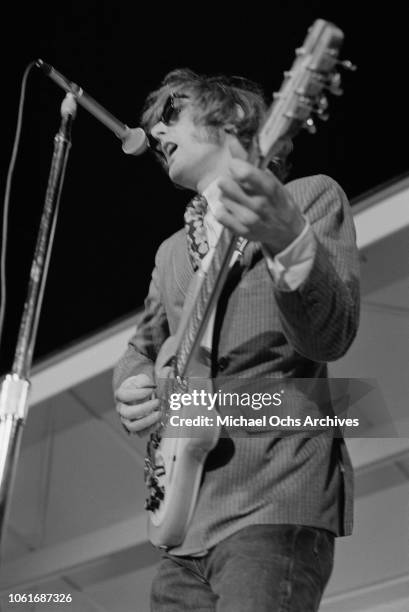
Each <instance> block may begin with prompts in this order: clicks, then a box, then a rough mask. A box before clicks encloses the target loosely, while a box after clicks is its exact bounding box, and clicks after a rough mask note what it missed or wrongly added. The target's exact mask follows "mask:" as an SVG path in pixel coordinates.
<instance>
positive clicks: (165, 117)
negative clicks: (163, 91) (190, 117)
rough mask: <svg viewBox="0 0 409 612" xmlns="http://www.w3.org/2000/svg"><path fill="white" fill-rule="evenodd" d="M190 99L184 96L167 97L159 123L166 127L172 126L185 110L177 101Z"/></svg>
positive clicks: (172, 95) (171, 95)
mask: <svg viewBox="0 0 409 612" xmlns="http://www.w3.org/2000/svg"><path fill="white" fill-rule="evenodd" d="M188 97H189V96H186V95H183V94H170V96H168V97H167V99H166V102H165V104H164V106H163V109H162V114H161V116H160V119H159V121H161V122H162V123H163V124H164V125H166V126H168V125H170V124H171V123H174V122H175V121H176V120H177V118H178V117H179V114H180V113H181V111H182V110H183V106H181V105H180V104H178V103H177V100H180V99H183V98H185V99H187V98H188ZM175 101H176V104H175Z"/></svg>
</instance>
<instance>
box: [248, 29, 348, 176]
mask: <svg viewBox="0 0 409 612" xmlns="http://www.w3.org/2000/svg"><path fill="white" fill-rule="evenodd" d="M343 39H344V35H343V32H342V31H341V30H340V29H339V28H338V27H337V26H336V25H334V24H333V23H330V22H328V21H324V20H323V19H317V20H316V21H315V22H314V23H313V25H312V26H311V27H310V28H309V30H308V34H307V37H306V38H305V40H304V43H303V45H302V46H301V47H300V48H298V49H297V50H296V58H295V60H294V63H293V65H292V67H291V69H290V70H288V71H287V72H285V73H284V77H285V78H284V82H283V84H282V86H281V88H280V91H278V92H277V93H274V94H273V103H272V105H271V106H270V108H269V110H268V113H267V118H266V120H265V122H264V124H263V126H262V128H261V130H260V131H259V133H258V135H257V136H256V143H255V146H256V149H257V156H258V158H259V165H261V166H263V167H266V166H267V164H268V163H269V161H270V160H271V159H272V158H273V157H274V156H276V155H278V154H279V153H280V149H281V147H282V144H283V141H284V139H287V138H291V137H293V136H294V135H295V134H296V133H297V132H298V131H299V130H300V129H302V128H306V129H308V130H309V131H310V132H312V133H313V132H315V130H316V128H315V124H314V119H313V115H316V116H318V117H319V118H321V119H323V120H326V119H328V114H327V108H328V100H327V92H329V93H332V94H333V95H341V94H342V93H343V92H342V90H341V88H340V83H341V76H340V74H339V72H338V69H339V68H340V67H343V68H346V69H348V70H355V66H353V65H352V64H351V62H349V61H340V60H339V59H338V55H339V51H340V48H341V45H342V42H343Z"/></svg>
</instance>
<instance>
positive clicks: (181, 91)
mask: <svg viewBox="0 0 409 612" xmlns="http://www.w3.org/2000/svg"><path fill="white" fill-rule="evenodd" d="M171 94H176V96H177V95H187V96H189V98H190V101H191V103H192V105H193V109H194V112H193V117H194V121H195V123H197V124H200V125H203V126H205V127H206V128H207V129H208V131H209V134H210V135H211V136H213V137H216V138H217V134H218V131H219V129H220V128H223V127H225V126H226V125H229V126H231V127H232V128H233V129H232V131H234V133H235V135H236V136H237V138H238V140H239V141H240V143H241V144H242V146H243V147H244V149H245V150H246V151H249V149H250V146H251V143H252V140H253V137H254V135H255V134H256V132H257V130H258V129H259V128H260V127H261V125H262V123H263V120H264V117H265V114H266V111H267V108H268V107H267V103H266V100H265V98H264V95H263V91H262V89H261V88H260V86H259V85H257V83H254V82H253V81H250V80H249V79H246V78H243V77H236V76H234V77H227V76H223V75H218V76H206V75H201V74H197V73H195V72H193V70H190V69H188V68H182V69H178V70H173V71H172V72H169V73H168V74H167V75H166V76H165V77H164V79H163V81H162V83H161V84H160V86H159V87H158V89H156V90H155V91H153V92H152V93H150V94H149V96H148V97H147V99H146V102H145V105H144V109H143V112H142V117H141V125H142V127H143V128H144V130H145V131H146V132H147V133H149V132H150V131H151V129H152V127H153V126H154V125H156V123H158V122H159V121H160V118H161V114H162V111H163V107H164V105H165V102H166V100H167V98H168V97H169V96H170V95H171ZM291 149H292V145H291V141H290V140H288V141H287V142H286V143H285V144H284V146H283V147H282V149H281V151H280V156H279V157H276V158H273V160H272V161H271V164H270V166H269V167H270V169H271V170H272V171H273V172H274V174H275V175H276V176H277V177H278V178H279V179H281V180H283V179H284V178H285V176H286V174H287V167H286V163H285V161H286V157H287V155H288V154H289V152H290V151H291ZM161 161H162V162H163V160H161Z"/></svg>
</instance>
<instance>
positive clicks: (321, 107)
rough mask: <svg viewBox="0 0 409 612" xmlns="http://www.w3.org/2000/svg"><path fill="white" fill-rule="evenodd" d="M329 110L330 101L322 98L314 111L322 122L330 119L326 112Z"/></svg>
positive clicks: (324, 97)
mask: <svg viewBox="0 0 409 612" xmlns="http://www.w3.org/2000/svg"><path fill="white" fill-rule="evenodd" d="M327 108H328V100H327V98H326V96H321V98H320V99H319V100H318V102H317V104H316V106H315V109H314V110H315V113H316V114H317V116H318V118H319V119H321V121H327V120H328V119H329V114H328V113H326V112H325V111H326V110H327Z"/></svg>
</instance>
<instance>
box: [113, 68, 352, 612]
mask: <svg viewBox="0 0 409 612" xmlns="http://www.w3.org/2000/svg"><path fill="white" fill-rule="evenodd" d="M265 111H266V106H265V103H264V102H263V99H262V96H261V95H260V92H259V91H258V90H257V88H256V87H255V86H254V85H253V84H251V83H249V82H247V81H245V80H240V79H231V80H229V79H226V78H223V77H212V78H208V77H204V76H200V75H197V74H195V73H193V72H191V71H190V70H177V71H174V72H172V73H170V74H169V75H168V76H167V77H166V78H165V79H164V81H163V83H162V85H161V86H160V87H159V89H158V90H156V91H155V92H153V93H152V94H151V95H150V96H149V97H148V99H147V103H146V108H145V112H144V114H143V118H142V125H143V127H144V128H145V130H146V132H147V133H149V134H150V138H151V143H152V146H153V147H154V149H155V151H156V154H157V155H158V157H159V159H160V161H161V163H162V165H163V166H164V168H165V170H166V171H167V173H168V175H169V177H170V179H171V180H172V181H173V182H174V183H175V184H176V185H179V186H182V187H184V188H186V189H188V190H191V191H193V192H194V193H195V194H199V195H200V196H202V195H203V196H204V197H197V195H196V197H194V198H193V200H192V201H191V202H190V204H189V205H188V207H187V211H186V213H185V221H186V230H187V233H186V231H185V229H183V230H181V231H179V232H177V233H176V234H174V235H173V236H171V237H170V238H169V239H168V240H166V241H165V242H164V243H163V244H162V245H161V246H160V248H159V250H158V253H157V257H156V266H155V269H154V271H153V275H152V282H151V286H150V289H149V294H148V297H147V300H146V302H145V311H144V313H143V316H142V318H141V320H140V323H139V326H138V328H137V331H136V334H135V335H134V337H133V338H132V339H131V340H130V342H129V346H128V349H127V351H126V353H125V354H124V356H123V357H122V359H121V360H120V362H119V364H118V365H117V368H116V371H115V375H114V386H115V389H116V393H115V395H116V400H117V411H118V413H119V415H120V418H121V421H122V423H123V425H124V427H125V428H126V429H127V431H129V432H130V433H138V434H142V433H146V432H147V431H151V430H152V427H153V426H154V424H155V423H157V421H158V420H159V419H160V412H159V400H158V399H156V398H155V397H154V396H153V391H154V389H155V379H154V373H153V364H154V361H155V359H156V356H157V354H158V351H159V349H160V347H161V346H162V344H163V342H164V341H165V339H166V338H167V337H168V336H169V335H173V334H175V332H176V330H177V328H178V323H179V321H180V316H181V311H182V307H183V302H184V298H185V295H186V292H187V289H188V286H189V283H190V281H191V279H192V277H193V275H194V273H195V269H196V268H197V267H199V266H200V265H203V261H205V260H206V258H209V257H211V253H212V249H214V246H215V243H216V242H217V237H218V235H219V233H220V230H221V228H222V227H226V228H228V229H229V230H231V231H232V232H233V233H234V234H235V235H237V236H241V237H243V238H245V239H247V240H248V241H249V243H248V244H247V246H246V247H245V248H244V252H243V254H242V257H241V258H239V259H238V261H236V263H235V265H234V267H233V268H232V271H231V272H232V275H233V276H234V278H233V281H232V282H227V283H226V287H225V291H224V292H223V295H222V296H221V298H220V300H219V304H218V307H217V312H216V317H215V320H214V327H213V337H212V341H211V346H210V351H211V371H212V376H213V377H214V378H215V381H216V383H217V381H218V379H219V377H220V376H221V375H222V376H223V377H236V378H239V379H241V378H243V379H250V378H251V379H252V384H253V386H254V384H256V386H257V381H260V387H261V386H264V388H265V385H266V380H268V379H269V380H270V381H271V378H274V379H280V380H285V381H286V382H290V383H291V382H293V381H294V383H295V381H298V380H299V379H305V380H307V381H308V382H309V383H310V382H311V381H312V385H310V387H311V389H312V393H311V396H309V395H308V393H307V392H306V391H305V389H303V388H301V390H300V389H298V391H297V389H296V390H295V392H294V393H293V395H292V396H291V398H292V399H291V411H292V414H293V416H294V415H295V416H300V415H301V414H303V413H304V412H305V410H307V411H309V410H311V411H312V413H314V414H322V410H323V409H324V407H323V406H321V405H320V404H319V401H318V402H317V400H316V397H317V395H318V396H319V392H318V391H319V389H320V385H319V384H318V383H319V382H322V381H323V380H324V381H325V378H326V376H327V369H326V362H327V361H330V360H334V359H338V358H339V357H341V356H342V355H343V354H344V353H345V352H346V350H347V349H348V347H349V345H350V344H351V342H352V340H353V338H354V336H355V333H356V329H357V322H358V312H359V283H358V258H357V251H356V246H355V233H354V227H353V222H352V219H351V214H350V210H349V208H348V203H347V201H346V197H345V195H344V193H343V192H342V190H341V189H340V187H339V186H338V185H337V184H336V183H335V182H334V181H333V180H332V179H330V178H328V177H325V176H314V177H309V178H305V179H299V180H296V181H293V182H290V183H287V184H286V185H285V186H284V185H283V183H282V182H281V181H280V180H279V178H278V177H282V176H283V169H284V162H285V156H286V154H287V152H288V148H289V147H288V146H284V147H283V149H282V155H281V156H280V157H278V158H277V159H274V160H273V165H272V170H273V172H271V171H267V170H266V171H262V170H260V169H257V168H255V167H254V166H252V165H251V164H250V163H248V161H247V155H248V152H249V151H250V148H251V142H252V139H253V136H254V134H255V133H256V131H257V129H258V128H259V127H260V125H261V122H262V119H263V116H264V114H265ZM287 144H288V143H287ZM206 204H207V208H206V209H205V211H204V212H203V214H204V219H202V222H200V215H199V216H198V217H197V216H196V213H197V212H198V209H200V208H201V206H202V205H203V206H206ZM192 220H193V221H192ZM203 256H204V257H205V259H204V260H202V259H201V258H202V257H203ZM307 386H308V385H307ZM317 390H318V391H317ZM324 403H325V402H324ZM306 407H307V408H306ZM327 409H328V406H326V408H325V410H327ZM320 411H321V412H320ZM244 429H245V431H243V432H242V433H241V435H240V436H237V437H234V436H231V437H229V436H227V438H225V437H224V438H221V439H220V440H219V443H218V445H217V446H216V448H215V449H214V450H213V451H212V452H211V453H210V454H209V456H208V460H207V462H206V465H205V468H204V474H203V478H202V482H201V487H200V492H199V498H198V501H197V505H196V508H195V512H194V515H193V518H192V521H191V523H190V525H189V528H188V531H187V534H186V537H185V539H184V541H183V542H181V543H180V545H178V546H176V547H174V548H172V549H170V550H168V551H167V552H166V553H165V554H164V557H163V559H162V562H161V565H160V567H159V572H158V575H157V577H156V579H155V581H154V584H153V588H152V609H153V610H155V611H161V612H165V611H166V612H176V611H178V612H180V611H183V610H186V611H187V610H193V609H195V610H217V611H218V612H230V611H231V612H233V611H234V612H240V611H243V612H244V611H246V612H248V611H250V610H257V612H264V611H267V610H268V611H270V612H271V611H278V610H284V609H285V610H291V611H302V612H309V611H313V610H317V609H318V606H319V602H320V599H321V596H322V593H323V590H324V588H325V585H326V584H327V581H328V579H329V576H330V573H331V570H332V563H333V542H334V536H336V535H344V534H349V533H350V531H351V523H352V516H351V513H352V507H351V504H352V501H351V495H352V484H351V465H350V461H349V457H348V454H347V451H346V448H345V444H344V441H343V439H342V437H340V436H339V435H337V434H336V432H335V431H334V430H333V428H332V429H330V430H329V431H328V430H326V431H324V432H319V433H317V434H316V435H312V434H311V432H309V433H308V432H306V431H305V430H303V429H302V428H301V429H299V430H297V429H294V430H293V431H292V432H291V434H288V433H287V435H281V434H280V433H277V432H276V433H274V432H271V429H270V431H269V432H268V433H267V432H266V430H264V431H263V432H262V435H261V436H259V435H254V433H255V432H254V431H251V428H250V427H248V428H244ZM262 429H263V428H262ZM266 433H267V435H266Z"/></svg>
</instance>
